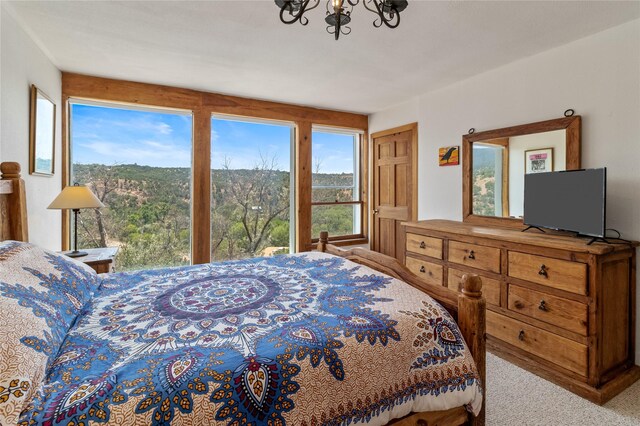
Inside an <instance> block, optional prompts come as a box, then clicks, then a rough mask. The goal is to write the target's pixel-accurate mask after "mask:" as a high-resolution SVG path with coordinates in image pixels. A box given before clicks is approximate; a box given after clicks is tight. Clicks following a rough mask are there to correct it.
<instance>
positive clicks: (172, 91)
mask: <svg viewBox="0 0 640 426" xmlns="http://www.w3.org/2000/svg"><path fill="white" fill-rule="evenodd" d="M70 99H74V100H76V99H77V100H95V101H103V102H114V103H121V104H130V105H145V106H151V107H160V108H174V109H180V110H190V111H192V112H193V138H192V141H193V147H192V152H193V163H192V164H193V172H192V179H193V188H192V201H191V202H192V211H193V212H198V211H199V212H207V214H198V213H195V214H192V244H191V246H192V247H191V257H192V259H191V260H192V263H194V264H197V263H206V262H209V261H210V251H211V246H210V245H211V227H210V226H211V217H210V213H209V212H210V210H211V176H210V175H211V173H210V171H209V170H210V165H211V143H210V139H211V117H212V116H214V115H229V116H237V117H249V118H259V119H267V120H281V121H287V122H293V123H294V124H295V127H296V142H295V145H296V152H295V155H296V159H295V160H296V161H295V162H296V167H295V169H296V170H295V173H296V188H295V203H296V221H295V224H296V225H295V226H296V251H306V250H309V249H310V246H311V242H312V235H311V138H312V126H313V125H319V126H325V127H328V128H336V129H345V130H356V131H360V132H364V133H363V136H362V137H361V150H360V159H359V160H360V186H361V188H360V199H361V200H362V202H363V208H362V211H363V212H364V211H367V203H368V199H367V188H368V180H367V159H368V157H367V155H368V147H367V144H366V143H364V141H366V140H367V137H366V135H367V132H368V126H369V118H368V116H367V115H364V114H355V113H348V112H340V111H332V110H328V109H321V108H313V107H305V106H299V105H291V104H285V103H280V102H271V101H262V100H257V99H249V98H241V97H237V96H228V95H222V94H217V93H210V92H202V91H197V90H191V89H183V88H177V87H171V86H162V85H156V84H148V83H139V82H133V81H125V80H115V79H109V78H101V77H93V76H87V75H82V74H75V73H68V72H63V73H62V106H63V107H62V108H60V109H61V110H62V138H63V143H62V187H63V188H64V187H66V186H67V185H69V177H70V173H69V172H70V158H69V154H70V152H69V151H70V150H69V148H70V145H69V144H70V138H69V130H70V126H69V124H68V120H69V117H70V115H69V100H70ZM292 172H293V171H292ZM367 216H368V215H366V214H363V218H362V221H361V223H362V230H363V232H366V230H367V229H368V217H367ZM69 225H70V223H69V213H68V212H67V211H65V210H63V211H62V247H61V248H62V249H63V250H66V249H68V248H69V230H70V226H69Z"/></svg>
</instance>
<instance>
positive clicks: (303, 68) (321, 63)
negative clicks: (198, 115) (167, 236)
mask: <svg viewBox="0 0 640 426" xmlns="http://www.w3.org/2000/svg"><path fill="white" fill-rule="evenodd" d="M324 3H325V1H324V0H322V1H321V5H320V6H319V7H318V8H317V9H315V10H313V11H311V12H310V13H309V21H310V22H309V25H308V26H306V27H303V26H301V25H299V24H294V25H284V24H282V23H280V21H279V18H278V10H277V8H276V6H275V4H274V3H273V1H272V0H261V1H238V0H234V1H193V2H191V1H177V2H171V1H137V2H132V1H125V2H115V1H106V2H104V1H28V2H27V1H10V2H8V7H9V8H10V9H11V10H12V12H13V13H12V14H13V15H15V16H16V17H17V18H18V20H19V21H20V22H21V24H22V25H23V26H25V27H26V29H27V30H28V32H29V33H30V34H31V35H32V37H34V38H35V39H36V41H37V42H38V43H39V44H40V46H41V47H42V48H43V49H44V50H45V51H46V52H47V54H48V55H49V56H50V57H51V58H52V60H53V61H54V63H55V64H56V65H57V66H58V67H59V68H60V69H62V70H64V71H72V72H78V73H84V74H91V75H97V76H103V77H111V78H118V79H127V80H134V81H142V82H149V83H159V84H167V85H171V86H178V87H186V88H192V89H200V90H206V91H212V92H219V93H226V94H233V95H239V96H247V97H254V98H259V99H267V100H275V101H282V102H289V103H295V104H301V105H311V106H317V107H325V108H332V109H338V110H347V111H355V112H362V113H371V112H375V111H379V110H382V109H385V108H388V107H390V106H392V105H394V104H397V103H400V102H403V101H405V100H407V99H409V98H410V97H412V96H414V95H416V94H419V93H424V92H427V91H430V90H433V89H436V88H439V87H443V86H446V85H448V84H451V83H453V82H456V81H459V80H462V79H465V78H467V77H470V76H473V75H476V74H479V73H482V72H484V71H487V70H490V69H493V68H496V67H498V66H500V65H503V64H506V63H509V62H512V61H515V60H518V59H520V58H524V57H527V56H531V55H534V54H536V53H538V52H542V51H544V50H548V49H550V48H553V47H555V46H559V45H562V44H566V43H568V42H570V41H573V40H576V39H579V38H582V37H585V36H587V35H589V34H593V33H596V32H598V31H602V30H604V29H606V28H609V27H613V26H615V25H619V24H621V23H624V22H626V21H630V20H633V19H637V18H638V17H640V2H638V1H627V2H612V1H602V2H598V1H567V2H562V1H549V2H541V1H513V2H505V1H498V2H485V1H467V2H449V1H447V2H440V1H415V0H410V1H409V6H408V8H407V10H406V11H405V12H404V13H403V14H402V22H401V24H400V27H399V28H398V29H395V30H390V29H388V28H379V29H375V28H373V26H372V22H373V18H374V15H373V14H371V13H370V12H368V11H366V10H365V9H364V7H363V6H362V4H360V5H359V6H357V7H356V8H355V9H354V12H353V14H352V18H353V21H352V25H351V27H352V33H351V34H350V35H348V36H342V37H341V38H340V40H339V41H335V40H334V39H333V36H331V35H329V34H327V32H326V31H325V25H324V16H325V5H324Z"/></svg>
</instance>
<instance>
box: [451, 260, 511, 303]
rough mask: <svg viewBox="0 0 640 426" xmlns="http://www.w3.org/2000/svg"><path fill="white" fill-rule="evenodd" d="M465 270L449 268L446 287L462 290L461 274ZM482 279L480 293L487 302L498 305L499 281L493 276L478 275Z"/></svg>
mask: <svg viewBox="0 0 640 426" xmlns="http://www.w3.org/2000/svg"><path fill="white" fill-rule="evenodd" d="M464 274H466V272H464V271H461V270H459V269H453V268H449V275H448V277H447V287H449V288H450V289H452V290H457V291H460V290H462V276H463V275H464ZM480 278H481V279H482V295H483V296H484V298H485V300H486V301H487V303H489V304H491V305H495V306H500V281H498V280H494V279H493V278H487V277H480Z"/></svg>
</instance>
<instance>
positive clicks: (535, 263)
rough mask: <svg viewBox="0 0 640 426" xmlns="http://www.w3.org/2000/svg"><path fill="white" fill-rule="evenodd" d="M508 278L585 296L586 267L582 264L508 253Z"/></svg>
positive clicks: (512, 252) (513, 252)
mask: <svg viewBox="0 0 640 426" xmlns="http://www.w3.org/2000/svg"><path fill="white" fill-rule="evenodd" d="M509 276H510V277H514V278H520V279H521V280H526V281H532V282H534V283H538V284H544V285H547V286H549V287H553V288H557V289H559V290H565V291H569V292H571V293H577V294H587V265H586V264H584V263H578V262H570V261H568V260H560V259H553V258H550V257H545V256H536V255H533V254H525V253H519V252H515V251H510V252H509Z"/></svg>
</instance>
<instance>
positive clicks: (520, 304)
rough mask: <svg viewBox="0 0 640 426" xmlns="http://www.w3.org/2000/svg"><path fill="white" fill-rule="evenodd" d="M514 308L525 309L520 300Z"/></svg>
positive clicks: (515, 303)
mask: <svg viewBox="0 0 640 426" xmlns="http://www.w3.org/2000/svg"><path fill="white" fill-rule="evenodd" d="M513 306H515V307H516V309H522V308H524V305H523V304H522V302H521V301H519V300H516V301H515V302H514V304H513Z"/></svg>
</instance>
